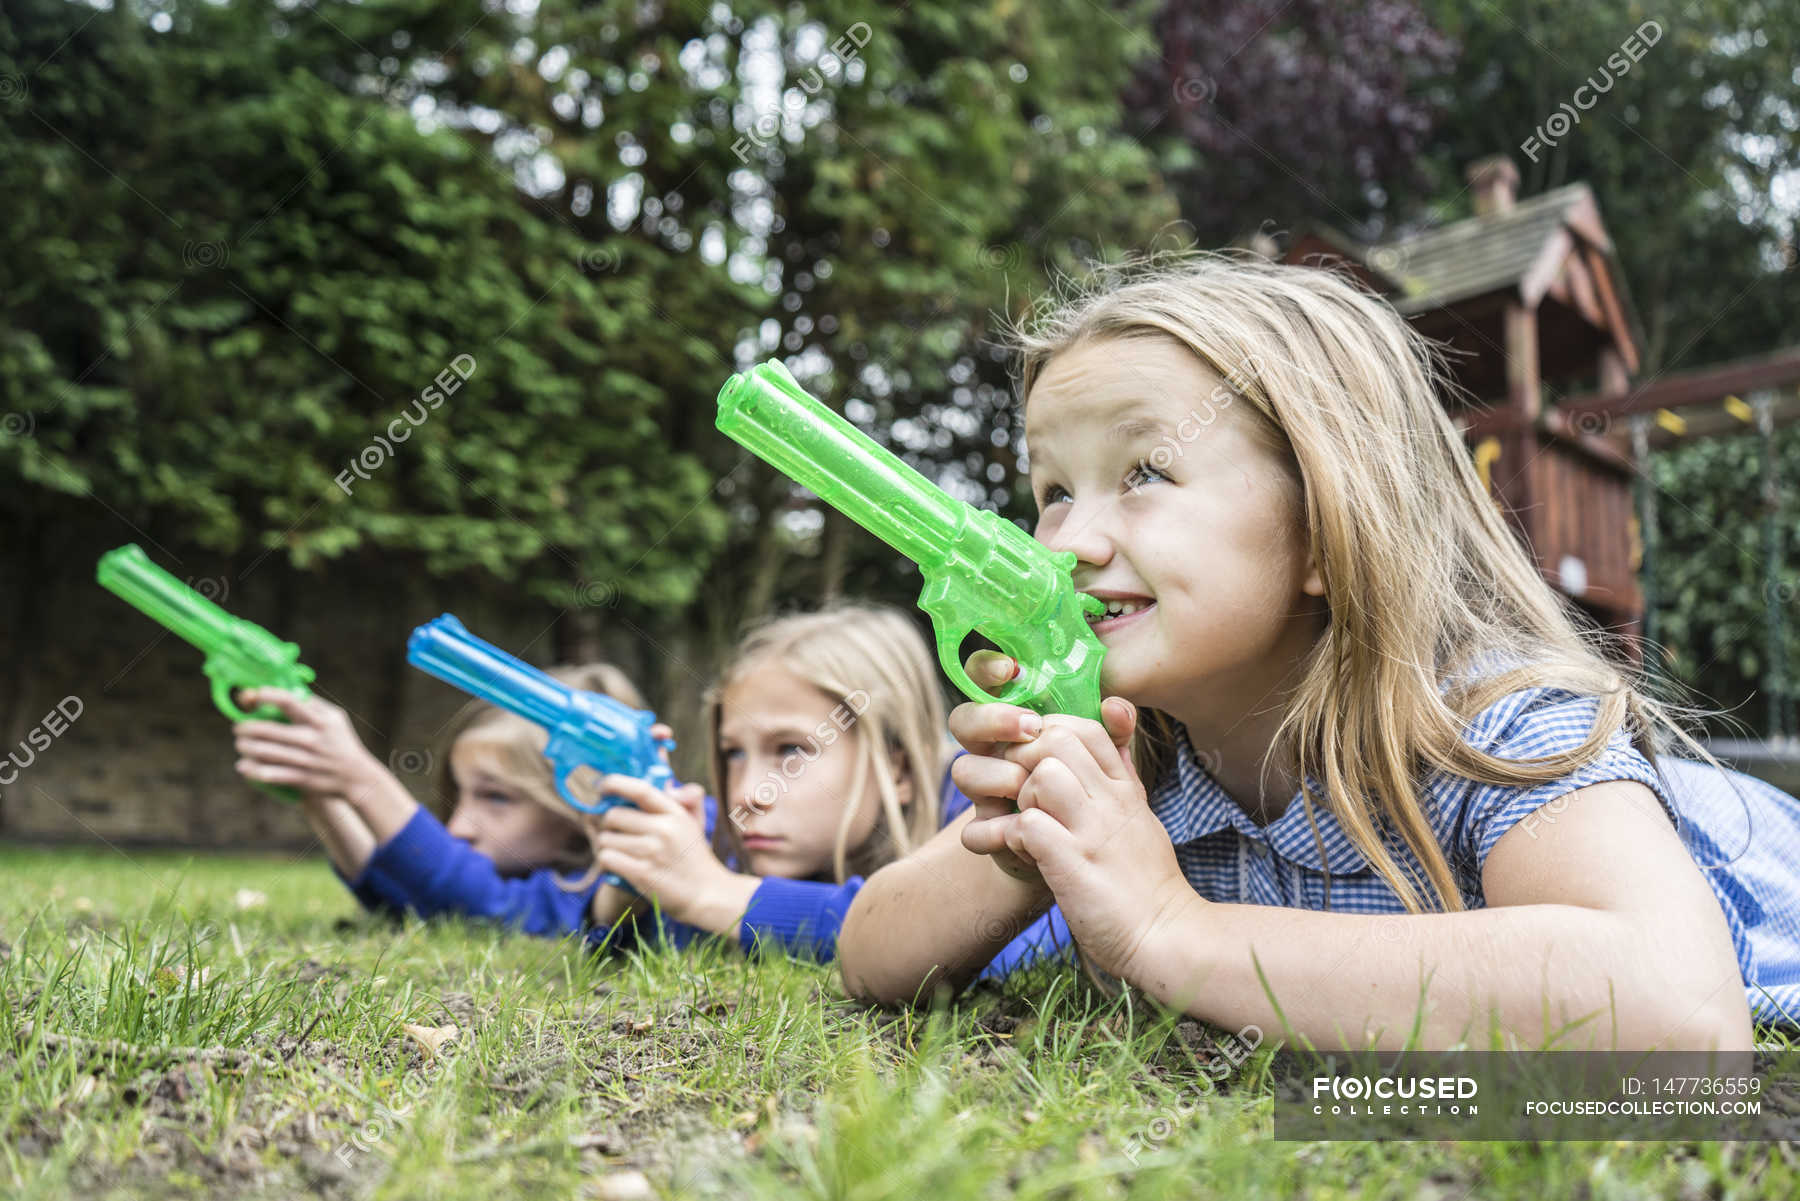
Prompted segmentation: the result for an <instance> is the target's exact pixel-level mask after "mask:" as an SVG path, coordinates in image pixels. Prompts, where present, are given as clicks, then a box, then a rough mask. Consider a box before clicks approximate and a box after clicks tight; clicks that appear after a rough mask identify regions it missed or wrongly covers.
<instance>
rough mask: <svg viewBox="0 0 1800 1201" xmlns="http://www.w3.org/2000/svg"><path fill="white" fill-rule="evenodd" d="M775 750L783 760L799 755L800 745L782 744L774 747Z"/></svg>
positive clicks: (793, 743)
mask: <svg viewBox="0 0 1800 1201" xmlns="http://www.w3.org/2000/svg"><path fill="white" fill-rule="evenodd" d="M775 749H776V750H777V751H778V752H780V753H781V755H782V756H783V757H784V758H785V757H786V756H788V755H797V754H799V753H800V749H801V748H800V744H799V743H797V742H784V743H782V744H781V745H780V746H778V747H776V748H775Z"/></svg>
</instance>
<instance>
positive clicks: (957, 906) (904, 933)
mask: <svg viewBox="0 0 1800 1201" xmlns="http://www.w3.org/2000/svg"><path fill="white" fill-rule="evenodd" d="M964 824H965V822H963V821H958V822H955V823H953V824H951V825H949V826H947V827H945V828H944V829H942V830H940V831H938V833H937V835H936V836H934V837H933V838H932V839H931V841H929V842H927V843H926V844H925V845H924V846H922V847H920V848H919V849H918V850H917V851H914V852H913V853H912V854H911V855H908V856H907V857H906V858H904V859H899V860H896V861H895V862H893V863H890V864H888V865H887V866H886V867H884V868H882V869H881V870H880V871H878V872H876V873H875V874H874V875H872V876H870V877H869V878H868V880H867V882H865V883H864V884H863V886H862V891H860V892H858V893H857V894H856V899H855V900H854V901H853V902H851V905H850V912H849V913H848V914H846V915H845V917H844V926H843V929H842V930H840V931H839V932H838V945H837V953H838V961H839V964H840V966H841V967H842V970H843V976H844V987H845V988H846V989H847V990H849V992H850V993H851V994H852V995H853V996H857V997H860V998H862V999H863V1000H866V1001H873V1002H877V1003H880V1004H888V1005H904V1004H910V1003H912V1002H913V1001H915V1000H919V999H922V998H923V997H925V996H927V995H929V992H930V990H931V989H933V988H935V987H936V986H938V985H948V986H949V987H950V988H952V989H962V988H964V987H966V986H967V985H968V984H969V982H970V981H972V980H974V979H975V977H976V976H978V975H980V974H981V969H983V968H984V967H986V966H987V965H988V964H989V963H990V962H992V961H993V958H994V956H995V955H997V954H999V953H1000V950H1001V948H1003V947H1005V946H1006V944H1007V943H1009V942H1011V941H1012V939H1013V938H1015V937H1017V936H1018V934H1019V933H1020V931H1022V930H1024V929H1025V927H1027V926H1029V925H1030V924H1031V923H1032V922H1033V921H1035V920H1036V919H1037V918H1039V917H1041V916H1042V915H1043V913H1044V911H1045V910H1047V909H1049V908H1050V905H1051V903H1052V900H1053V898H1052V897H1051V895H1050V891H1049V890H1048V889H1047V888H1045V887H1043V885H1042V884H1041V883H1026V882H1024V881H1021V880H1016V879H1014V878H1013V877H1011V876H1009V875H1007V874H1006V873H1005V872H1003V871H1001V870H1000V869H999V868H998V867H995V866H994V863H993V860H991V859H989V858H988V857H987V856H985V855H977V854H975V853H973V852H971V851H969V850H967V849H966V848H964V847H963V845H962V826H963V825H964Z"/></svg>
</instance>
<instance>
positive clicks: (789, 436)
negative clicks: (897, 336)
mask: <svg viewBox="0 0 1800 1201" xmlns="http://www.w3.org/2000/svg"><path fill="white" fill-rule="evenodd" d="M718 427H719V429H721V430H723V431H724V432H725V433H727V434H729V435H730V436H731V437H732V438H734V439H736V440H737V441H738V442H740V443H742V444H743V446H744V447H745V448H746V449H748V450H750V451H751V452H752V453H754V454H755V455H757V456H758V457H759V458H761V459H762V460H764V461H765V462H767V463H769V464H770V465H771V466H773V467H775V468H777V469H778V470H780V471H783V472H785V473H787V474H788V475H789V476H791V477H792V478H793V479H794V480H796V481H797V482H799V483H800V484H802V485H804V486H805V487H808V488H811V489H812V490H813V491H814V492H816V493H818V494H819V496H820V498H821V499H823V500H824V501H825V502H826V503H827V504H830V505H832V506H833V507H834V508H836V509H837V510H838V511H839V512H840V513H842V514H844V515H845V516H846V517H848V518H850V519H851V520H852V521H854V522H856V523H857V524H858V525H860V526H862V527H863V528H864V529H866V530H868V531H869V532H870V533H872V534H874V535H875V536H876V537H878V538H880V539H881V540H882V541H883V542H886V543H887V544H888V545H889V546H891V547H893V548H894V549H895V550H897V551H899V552H900V553H901V554H903V555H905V556H906V557H907V558H909V559H911V560H912V561H913V562H914V563H917V564H918V565H919V571H920V573H921V574H923V575H924V577H925V589H924V591H923V592H922V593H920V595H919V608H921V609H923V610H925V612H926V613H927V614H929V615H930V617H931V623H932V627H933V629H934V630H935V632H936V636H937V653H938V662H939V663H941V664H943V667H944V672H945V674H947V675H948V676H949V677H950V680H951V682H952V683H954V684H955V685H956V686H957V688H959V689H961V690H962V693H963V695H964V696H966V697H968V698H969V699H970V700H973V701H1004V702H1006V703H1007V704H1012V705H1023V706H1025V707H1026V708H1029V709H1033V710H1035V711H1037V712H1038V713H1046V714H1047V713H1068V714H1073V715H1075V716H1077V717H1088V718H1093V719H1095V720H1099V717H1100V661H1101V659H1102V658H1103V657H1104V656H1105V654H1106V648H1105V647H1103V646H1102V645H1101V644H1100V640H1099V638H1097V637H1095V635H1094V632H1093V630H1092V629H1091V628H1089V626H1088V623H1087V617H1086V614H1089V613H1093V614H1099V613H1103V612H1105V609H1106V606H1105V605H1104V604H1102V603H1101V602H1100V601H1099V600H1097V599H1095V598H1094V597H1091V596H1088V595H1087V594H1085V593H1081V592H1077V591H1076V590H1075V577H1074V567H1075V555H1074V552H1072V551H1050V550H1047V549H1045V548H1044V546H1043V545H1042V544H1041V543H1039V542H1038V541H1036V540H1035V539H1033V538H1032V537H1031V535H1029V534H1027V533H1026V532H1025V531H1023V530H1021V529H1020V528H1019V527H1018V526H1016V525H1014V524H1013V523H1012V522H1010V521H1008V520H1006V519H1005V518H1004V517H1001V516H1000V515H999V514H998V513H989V512H986V511H984V510H982V509H977V508H975V507H974V506H973V505H970V504H967V503H965V502H963V501H960V500H957V499H956V498H955V497H954V496H951V495H949V494H948V493H946V492H945V491H944V490H943V489H941V488H939V487H938V486H937V485H936V484H933V483H932V482H931V481H930V480H928V479H926V478H925V477H924V476H922V475H920V474H919V473H918V472H916V471H914V470H913V469H912V468H911V467H908V466H907V465H906V464H905V463H902V462H901V461H900V460H899V459H898V458H897V457H895V456H894V455H893V454H892V453H891V452H889V451H888V450H886V449H884V448H883V447H882V446H881V445H880V444H878V443H877V442H876V441H875V440H874V439H873V438H871V437H869V436H868V435H867V434H865V433H863V432H862V431H861V430H859V429H857V428H856V427H855V426H853V425H851V424H850V423H849V422H848V421H846V420H844V419H843V418H842V417H840V416H838V415H837V414H836V413H834V412H832V411H831V410H830V409H828V408H826V407H825V406H824V405H823V404H820V403H819V401H818V400H817V399H815V398H814V397H813V396H811V395H810V394H808V393H807V391H806V389H804V388H802V387H801V386H800V385H799V384H798V383H796V382H795V380H794V377H793V376H792V375H790V374H788V370H787V368H786V367H784V366H783V365H782V364H781V362H780V360H778V359H771V360H769V361H768V362H767V363H764V364H762V365H761V366H760V367H753V368H751V369H750V370H749V371H747V372H745V373H743V374H740V375H734V376H732V377H731V378H730V379H729V380H726V381H725V386H724V388H722V389H720V391H719V416H718ZM977 630H979V631H980V632H981V633H982V634H983V635H985V636H986V637H987V638H988V639H989V640H991V641H992V642H993V643H994V644H995V645H996V646H998V647H999V648H1000V649H1001V650H1002V651H1003V652H1004V653H1006V654H1007V655H1010V656H1011V657H1012V658H1013V659H1015V660H1017V661H1018V664H1019V674H1018V675H1017V676H1016V677H1014V679H1013V681H1012V683H1011V684H1009V685H1008V686H1007V689H1006V691H1005V692H1003V693H1002V694H1001V695H999V696H994V695H992V694H990V693H988V692H987V691H986V690H984V689H982V688H981V687H979V686H977V685H976V683H975V681H973V680H971V679H970V678H969V674H968V672H967V671H965V670H964V669H963V665H962V659H961V654H962V644H963V640H964V639H965V638H967V637H968V636H969V634H970V633H971V632H972V631H977Z"/></svg>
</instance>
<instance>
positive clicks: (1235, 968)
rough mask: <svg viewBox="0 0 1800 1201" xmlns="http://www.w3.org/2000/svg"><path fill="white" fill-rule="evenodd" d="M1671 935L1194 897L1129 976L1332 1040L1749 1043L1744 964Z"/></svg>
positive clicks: (1529, 913) (1176, 999)
mask: <svg viewBox="0 0 1800 1201" xmlns="http://www.w3.org/2000/svg"><path fill="white" fill-rule="evenodd" d="M1659 942H1660V939H1659V938H1658V935H1657V932H1656V931H1653V930H1647V929H1644V928H1642V927H1641V925H1634V924H1633V923H1632V922H1631V921H1629V920H1628V919H1626V918H1625V917H1623V916H1621V915H1619V914H1616V913H1610V912H1607V911H1605V910H1599V909H1588V908H1582V907H1579V906H1574V905H1514V906H1505V907H1498V908H1491V909H1476V910H1471V911H1467V912H1462V913H1439V914H1424V915H1401V914H1388V915H1365V914H1348V913H1331V912H1317V911H1311V910H1296V909H1284V908H1278V907H1273V906H1262V905H1235V904H1213V903H1209V902H1206V901H1204V900H1202V899H1201V898H1199V897H1198V896H1196V897H1194V898H1193V903H1192V904H1191V905H1189V906H1187V907H1186V908H1185V909H1183V910H1181V911H1180V912H1177V913H1174V914H1171V915H1170V916H1169V917H1168V918H1167V919H1165V921H1164V922H1163V923H1162V924H1161V926H1160V927H1159V929H1158V930H1156V931H1153V932H1152V933H1151V935H1150V937H1149V938H1147V939H1146V940H1145V942H1144V944H1143V945H1142V947H1141V949H1140V951H1139V952H1138V953H1137V954H1136V955H1134V956H1133V962H1132V964H1131V965H1130V966H1129V967H1128V976H1127V978H1128V979H1130V980H1131V982H1132V983H1133V984H1135V985H1137V986H1138V987H1140V988H1143V989H1144V990H1146V991H1147V992H1149V993H1151V994H1152V995H1154V996H1156V997H1157V998H1158V999H1160V1000H1162V1001H1163V1002H1164V1003H1166V1004H1169V1005H1172V1006H1175V1007H1177V1008H1180V1009H1182V1010H1184V1011H1185V1012H1187V1013H1189V1014H1191V1015H1192V1016H1194V1017H1198V1018H1203V1019H1205V1020H1207V1021H1210V1022H1214V1023H1216V1024H1219V1025H1222V1026H1226V1027H1228V1028H1230V1029H1237V1028H1239V1027H1242V1026H1243V1025H1245V1024H1247V1023H1253V1024H1255V1025H1258V1026H1260V1027H1262V1028H1263V1029H1265V1030H1268V1031H1270V1032H1271V1033H1274V1032H1279V1031H1284V1030H1285V1031H1286V1032H1287V1033H1288V1035H1289V1037H1293V1036H1296V1035H1297V1036H1300V1037H1303V1038H1305V1039H1306V1040H1308V1041H1310V1042H1311V1043H1312V1044H1313V1045H1315V1046H1318V1047H1321V1048H1323V1047H1332V1048H1337V1047H1345V1046H1348V1047H1352V1048H1368V1047H1373V1048H1375V1049H1380V1050H1397V1049H1400V1048H1401V1047H1402V1046H1403V1045H1404V1044H1405V1043H1406V1042H1407V1041H1408V1040H1409V1039H1412V1040H1413V1045H1415V1046H1421V1047H1427V1048H1438V1047H1448V1046H1452V1045H1456V1044H1458V1043H1467V1044H1468V1045H1469V1046H1470V1047H1472V1048H1475V1049H1486V1048H1487V1047H1488V1046H1490V1042H1491V1033H1490V1031H1491V1029H1492V1027H1494V1026H1498V1028H1499V1029H1500V1030H1501V1031H1503V1032H1504V1034H1505V1036H1506V1038H1507V1040H1508V1043H1509V1044H1511V1043H1515V1042H1516V1044H1517V1045H1519V1046H1523V1047H1528V1048H1531V1047H1540V1046H1543V1045H1544V1044H1545V1043H1546V1042H1547V1041H1548V1040H1549V1039H1551V1038H1552V1037H1556V1038H1557V1042H1556V1046H1557V1047H1558V1048H1567V1049H1586V1048H1590V1047H1592V1048H1613V1047H1616V1048H1618V1049H1623V1050H1641V1049H1648V1048H1651V1047H1664V1048H1670V1049H1715V1048H1716V1049H1721V1050H1724V1049H1732V1050H1746V1049H1748V1048H1749V1046H1750V1041H1751V1032H1750V1019H1749V1007H1748V1004H1747V1002H1746V1000H1745V995H1744V984H1743V980H1742V978H1741V977H1740V976H1739V975H1738V974H1737V971H1736V968H1735V965H1732V966H1731V967H1730V968H1729V969H1727V968H1726V967H1725V965H1722V964H1711V965H1702V964H1697V963H1676V962H1671V957H1670V956H1669V955H1668V954H1667V953H1666V952H1665V951H1664V950H1663V948H1662V947H1661V946H1659ZM1265 981H1266V984H1265ZM1271 994H1273V997H1274V1000H1273V1002H1271V1000H1270V996H1271ZM1277 1006H1279V1009H1280V1012H1279V1014H1278V1013H1277ZM1284 1019H1285V1022H1284Z"/></svg>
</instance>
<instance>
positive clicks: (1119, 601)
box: [1088, 592, 1156, 634]
mask: <svg viewBox="0 0 1800 1201" xmlns="http://www.w3.org/2000/svg"><path fill="white" fill-rule="evenodd" d="M1088 595H1089V596H1091V597H1093V598H1094V599H1096V600H1098V601H1102V602H1104V603H1105V605H1106V612H1104V613H1102V614H1100V615H1099V616H1094V615H1092V614H1090V615H1089V616H1088V626H1089V628H1090V629H1092V630H1093V631H1094V633H1096V634H1104V633H1108V632H1110V631H1112V630H1117V629H1120V628H1121V627H1123V626H1126V625H1129V624H1130V623H1132V622H1134V621H1137V620H1138V619H1139V618H1141V617H1143V615H1144V614H1146V613H1148V612H1150V610H1152V609H1154V608H1156V601H1155V600H1154V599H1153V598H1151V597H1148V596H1135V595H1130V594H1126V593H1105V592H1089V593H1088Z"/></svg>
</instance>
